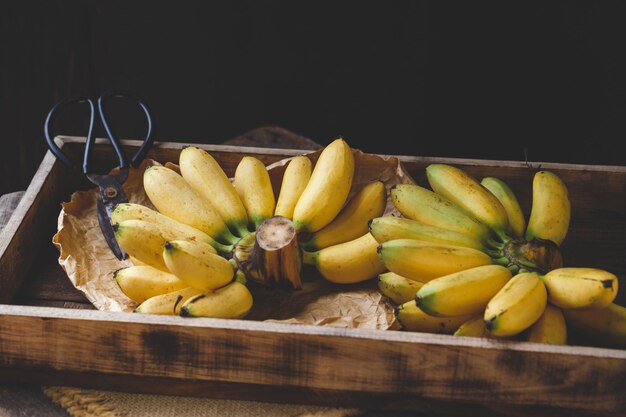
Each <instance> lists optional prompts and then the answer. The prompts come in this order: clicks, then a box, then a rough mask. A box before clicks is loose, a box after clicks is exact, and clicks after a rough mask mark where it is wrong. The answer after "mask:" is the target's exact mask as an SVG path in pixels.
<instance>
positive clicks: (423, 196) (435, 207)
mask: <svg viewBox="0 0 626 417" xmlns="http://www.w3.org/2000/svg"><path fill="white" fill-rule="evenodd" d="M390 194H391V200H392V201H393V204H394V205H395V207H396V208H397V209H398V211H399V212H400V213H402V215H403V216H404V217H407V218H409V219H412V220H417V221H419V222H421V223H425V224H428V225H431V226H436V227H440V228H442V229H446V230H452V231H454V232H458V233H462V234H465V235H468V236H471V237H473V238H475V239H477V240H480V241H481V242H485V243H486V242H488V241H490V231H489V228H488V227H487V226H485V225H484V224H482V223H481V222H480V221H478V220H476V219H475V218H474V217H472V216H471V215H469V214H468V213H466V212H465V211H463V210H462V209H461V208H460V207H459V206H457V205H456V204H454V203H453V202H452V201H450V200H449V199H447V198H446V197H443V196H441V195H439V194H437V193H434V192H432V191H430V190H428V189H426V188H423V187H420V186H419V185H415V184H396V185H394V186H393V187H391V191H390Z"/></svg>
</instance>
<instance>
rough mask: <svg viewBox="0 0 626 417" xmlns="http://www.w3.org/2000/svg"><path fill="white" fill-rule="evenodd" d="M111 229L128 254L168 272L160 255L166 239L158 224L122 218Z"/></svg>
mask: <svg viewBox="0 0 626 417" xmlns="http://www.w3.org/2000/svg"><path fill="white" fill-rule="evenodd" d="M113 229H114V230H115V239H116V240H117V243H118V244H119V245H120V247H121V248H122V249H124V252H126V253H127V254H128V255H129V256H132V257H133V258H136V259H138V260H139V261H140V262H142V263H144V264H146V265H150V266H153V267H155V268H157V269H160V270H161V271H165V272H170V271H169V269H168V268H167V266H166V265H165V262H163V256H162V254H163V247H164V246H165V242H167V239H165V237H164V236H163V234H162V233H161V228H160V227H159V226H157V225H156V224H154V223H149V222H146V221H143V220H124V221H123V222H120V223H116V224H115V225H114V226H113Z"/></svg>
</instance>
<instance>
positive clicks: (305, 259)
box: [302, 251, 316, 265]
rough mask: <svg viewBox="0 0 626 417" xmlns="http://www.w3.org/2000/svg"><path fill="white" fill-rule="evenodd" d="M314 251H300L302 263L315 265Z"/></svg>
mask: <svg viewBox="0 0 626 417" xmlns="http://www.w3.org/2000/svg"><path fill="white" fill-rule="evenodd" d="M315 255H316V252H307V251H302V263H305V264H307V265H315V258H316V256H315Z"/></svg>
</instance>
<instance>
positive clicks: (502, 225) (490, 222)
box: [426, 164, 509, 237]
mask: <svg viewBox="0 0 626 417" xmlns="http://www.w3.org/2000/svg"><path fill="white" fill-rule="evenodd" d="M426 178H427V179H428V183H429V184H430V187H431V188H432V189H433V191H434V192H436V193H437V194H439V195H442V196H444V197H446V198H447V199H448V200H450V201H452V202H453V203H454V204H456V205H457V206H459V207H461V209H463V210H465V211H466V212H468V213H470V214H471V215H472V216H474V217H475V218H476V219H478V220H479V221H480V222H482V223H483V224H486V225H487V226H489V227H490V228H491V229H492V230H493V231H495V232H496V233H497V234H498V235H499V236H501V237H502V236H503V234H504V233H506V231H507V228H508V225H509V221H508V218H507V213H506V210H505V209H504V207H503V206H502V203H500V201H499V200H498V199H497V198H496V197H495V196H494V195H493V194H491V192H490V191H489V190H487V189H486V188H485V187H483V186H482V185H481V184H480V183H479V182H478V181H476V180H475V179H474V178H472V177H471V176H469V175H468V174H467V173H466V172H465V171H463V170H462V169H459V168H457V167H453V166H452V165H447V164H430V165H429V166H427V167H426ZM504 237H506V236H504Z"/></svg>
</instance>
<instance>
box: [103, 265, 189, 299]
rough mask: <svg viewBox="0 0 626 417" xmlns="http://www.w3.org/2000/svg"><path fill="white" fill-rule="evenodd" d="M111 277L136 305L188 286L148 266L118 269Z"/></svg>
mask: <svg viewBox="0 0 626 417" xmlns="http://www.w3.org/2000/svg"><path fill="white" fill-rule="evenodd" d="M113 277H114V278H115V281H117V285H119V286H120V289H121V290H122V292H123V293H124V294H126V296H127V297H128V298H130V299H131V300H133V301H135V302H136V303H143V302H144V301H146V300H147V299H148V298H151V297H154V296H155V295H161V294H166V293H168V292H172V291H177V290H182V289H183V288H185V287H187V286H188V285H187V284H185V283H184V282H183V281H181V280H179V279H178V278H176V276H175V275H172V274H168V273H167V272H163V271H161V270H159V269H156V268H153V267H151V266H148V265H144V266H129V267H127V268H122V269H118V270H117V271H115V273H114V274H113Z"/></svg>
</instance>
